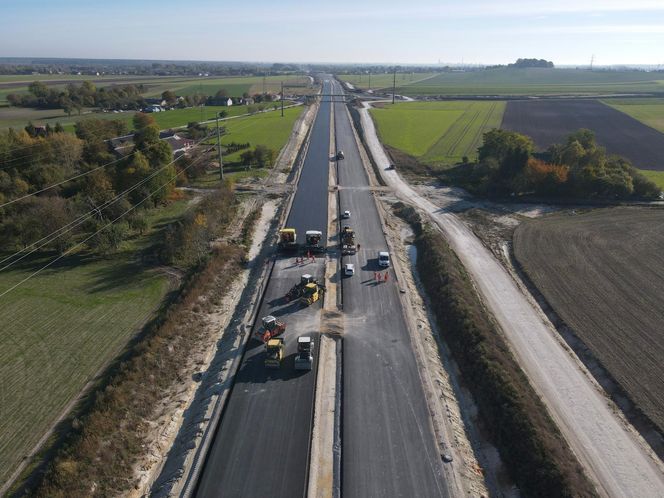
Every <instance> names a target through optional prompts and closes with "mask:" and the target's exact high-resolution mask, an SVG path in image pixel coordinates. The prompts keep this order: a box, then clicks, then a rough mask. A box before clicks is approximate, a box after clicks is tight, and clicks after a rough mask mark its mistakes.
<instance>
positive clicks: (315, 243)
mask: <svg viewBox="0 0 664 498" xmlns="http://www.w3.org/2000/svg"><path fill="white" fill-rule="evenodd" d="M304 248H305V249H306V250H307V251H311V252H325V242H324V241H323V232H321V231H319V230H307V232H306V233H305V244H304Z"/></svg>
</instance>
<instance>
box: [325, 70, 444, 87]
mask: <svg viewBox="0 0 664 498" xmlns="http://www.w3.org/2000/svg"><path fill="white" fill-rule="evenodd" d="M435 75H436V73H397V81H396V83H397V87H403V86H406V85H412V84H414V83H416V82H418V81H423V80H425V79H428V78H431V77H432V76H435ZM338 77H339V79H340V80H342V81H347V82H348V83H350V84H352V85H354V86H356V87H358V88H369V83H371V88H375V89H378V88H392V84H393V78H394V75H393V74H392V73H381V74H372V75H371V78H369V75H368V74H340V75H338ZM369 80H371V81H369Z"/></svg>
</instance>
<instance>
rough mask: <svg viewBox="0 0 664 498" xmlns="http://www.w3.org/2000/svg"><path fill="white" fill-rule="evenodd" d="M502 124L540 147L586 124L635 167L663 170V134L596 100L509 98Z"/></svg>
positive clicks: (562, 138) (601, 139)
mask: <svg viewBox="0 0 664 498" xmlns="http://www.w3.org/2000/svg"><path fill="white" fill-rule="evenodd" d="M501 127H502V128H504V129H507V130H513V131H518V132H519V133H523V134H525V135H528V136H530V137H532V138H533V140H534V141H535V144H537V146H538V147H539V148H540V149H546V148H547V147H548V146H549V145H551V144H553V143H560V142H563V141H564V139H565V137H566V136H567V135H569V134H570V133H572V132H575V131H576V130H578V129H579V128H588V129H590V130H592V131H594V132H595V135H596V137H597V142H598V143H599V144H600V145H603V146H604V147H606V150H607V151H608V152H610V153H611V154H618V155H620V156H624V157H626V158H627V159H629V160H630V161H631V162H632V164H634V166H636V167H637V168H641V169H652V170H659V171H662V170H664V134H663V133H660V132H659V131H657V130H655V129H653V128H650V127H649V126H646V125H644V124H643V123H641V122H640V121H637V120H636V119H634V118H632V117H631V116H628V115H627V114H624V113H622V112H620V111H617V110H616V109H614V108H612V107H609V106H607V105H605V104H603V103H602V102H600V101H598V100H572V99H561V100H553V99H552V100H539V101H538V100H517V101H510V102H508V103H507V107H506V109H505V114H504V115H503V122H502V125H501Z"/></svg>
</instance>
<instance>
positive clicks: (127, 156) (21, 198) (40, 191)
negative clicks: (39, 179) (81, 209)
mask: <svg viewBox="0 0 664 498" xmlns="http://www.w3.org/2000/svg"><path fill="white" fill-rule="evenodd" d="M136 152H138V151H136V150H135V151H133V152H132V153H130V154H127V155H126V156H123V157H120V158H118V159H115V160H114V161H111V162H110V163H106V164H102V165H101V166H97V167H96V168H93V169H91V170H88V171H85V172H83V173H79V174H78V175H74V176H72V177H71V178H67V179H66V180H62V181H61V182H58V183H54V184H53V185H49V186H48V187H44V188H42V189H40V190H37V191H36V192H31V193H29V194H25V195H23V196H21V197H17V198H16V199H12V200H11V201H7V202H5V203H4V204H0V208H3V207H5V206H9V205H10V204H14V203H15V202H18V201H22V200H23V199H27V198H28V197H32V196H34V195H38V194H41V193H44V192H46V191H48V190H51V189H53V188H55V187H59V186H60V185H64V184H65V183H69V182H71V181H73V180H76V179H78V178H81V177H83V176H87V175H89V174H90V173H94V172H95V171H98V170H100V169H102V168H106V167H108V166H112V165H114V164H116V163H118V162H120V161H123V160H124V159H127V158H129V157H131V156H133V155H134V154H136Z"/></svg>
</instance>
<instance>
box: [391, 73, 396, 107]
mask: <svg viewBox="0 0 664 498" xmlns="http://www.w3.org/2000/svg"><path fill="white" fill-rule="evenodd" d="M396 92H397V66H394V78H393V79H392V103H393V104H394V94H395V93H396Z"/></svg>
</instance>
